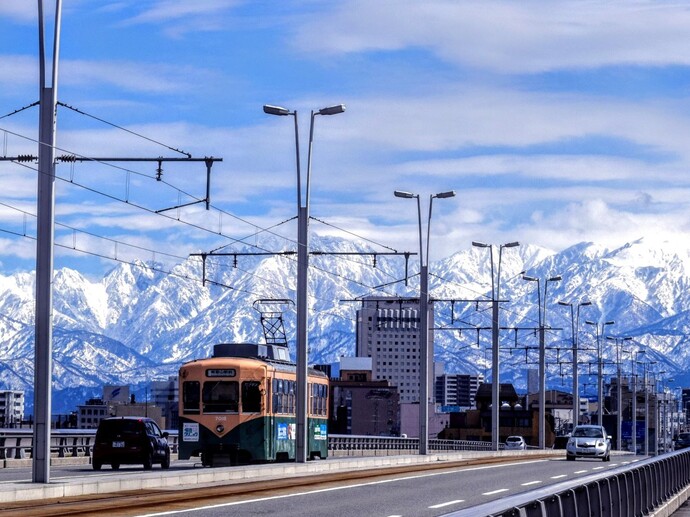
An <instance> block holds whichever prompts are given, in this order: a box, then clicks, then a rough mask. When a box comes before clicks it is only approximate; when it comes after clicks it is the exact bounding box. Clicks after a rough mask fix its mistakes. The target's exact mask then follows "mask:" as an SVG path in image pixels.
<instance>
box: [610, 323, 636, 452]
mask: <svg viewBox="0 0 690 517" xmlns="http://www.w3.org/2000/svg"><path fill="white" fill-rule="evenodd" d="M606 339H608V340H611V341H615V343H616V377H617V378H616V400H617V401H618V402H617V406H618V410H617V411H616V433H617V437H618V438H617V439H618V447H617V449H618V450H619V451H622V450H623V435H622V432H623V424H622V418H623V388H622V387H621V342H622V341H632V338H631V337H614V336H606Z"/></svg>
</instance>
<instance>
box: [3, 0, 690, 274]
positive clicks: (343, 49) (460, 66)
mask: <svg viewBox="0 0 690 517" xmlns="http://www.w3.org/2000/svg"><path fill="white" fill-rule="evenodd" d="M45 1H46V10H47V11H49V13H48V14H47V15H46V17H45V20H46V25H47V28H48V29H49V32H48V36H47V41H48V42H49V43H50V44H49V45H47V47H48V48H47V50H48V52H49V55H48V61H49V62H50V53H51V52H52V30H53V25H54V23H53V21H54V17H53V16H52V15H51V12H53V11H54V0H45ZM48 4H51V5H48ZM37 11H38V8H37V5H36V2H35V1H28V0H3V1H2V2H0V145H2V149H1V150H2V153H1V156H4V157H13V156H19V155H23V154H32V155H36V154H37V138H38V114H39V108H38V107H37V106H33V107H28V108H26V109H24V110H21V111H19V112H18V113H14V114H12V113H13V112H15V111H16V110H20V109H21V108H25V107H27V106H30V105H31V104H33V103H35V102H36V101H37V100H38V98H39V91H40V90H39V88H40V84H39V72H38V63H39V60H38V12H37ZM62 11H63V12H62V24H61V39H60V52H59V65H58V71H59V74H58V81H57V85H56V87H57V92H58V101H59V102H60V105H59V106H58V110H57V148H58V149H57V150H56V155H58V156H70V155H73V156H78V157H81V158H103V157H119V158H124V157H128V158H157V157H160V156H162V157H166V158H172V157H175V158H180V157H184V156H186V155H185V154H182V153H181V152H180V151H182V152H185V153H189V154H191V155H192V156H193V157H194V158H204V157H214V158H222V162H220V161H219V162H215V163H214V164H213V166H212V168H211V171H212V172H211V185H210V195H211V199H210V203H211V209H210V210H205V204H204V203H199V202H198V201H199V200H202V199H204V197H205V190H206V166H205V165H204V163H203V162H189V163H182V162H168V163H163V166H162V168H163V173H162V180H163V181H156V169H157V168H158V164H157V163H156V162H104V161H88V160H86V161H79V162H76V163H65V162H59V164H58V166H57V170H56V174H57V177H58V180H56V199H55V221H56V230H55V231H56V243H57V244H59V247H58V248H56V252H55V253H56V255H55V267H56V268H59V267H72V268H75V269H78V270H81V271H82V272H84V273H85V274H95V275H97V274H99V272H100V271H104V270H107V269H110V268H112V267H114V262H115V260H125V261H127V260H134V259H139V260H150V259H156V260H163V258H165V259H166V260H169V261H172V262H176V261H177V262H179V261H181V260H184V258H185V257H186V256H188V255H189V254H190V253H198V252H203V251H211V250H214V249H225V250H228V249H233V247H237V246H238V244H237V243H236V242H235V240H241V241H242V242H246V243H249V244H252V245H257V246H264V245H268V244H266V243H267V242H268V240H267V239H269V238H270V239H272V238H278V239H279V242H282V243H283V244H282V245H284V246H285V248H292V249H294V247H295V242H294V241H295V240H296V225H295V221H294V218H295V216H296V213H297V173H296V170H297V168H296V163H295V162H296V160H295V149H296V140H295V136H296V134H295V120H297V127H298V137H299V151H300V162H301V179H302V188H303V191H304V189H305V184H306V175H307V169H308V167H307V164H308V162H309V160H308V148H309V146H308V142H309V136H310V126H311V123H310V122H311V117H310V114H311V111H312V110H316V111H318V110H319V109H321V108H324V107H328V106H333V105H339V104H343V105H345V107H346V109H345V111H344V112H343V113H340V114H337V115H332V116H320V115H316V116H314V118H313V130H314V131H313V145H312V158H311V176H310V198H309V199H310V212H311V215H312V216H313V217H314V218H315V219H313V220H312V222H311V226H310V231H311V232H312V235H313V234H318V235H337V236H340V237H344V238H347V239H350V240H352V241H353V242H354V241H358V242H366V243H369V244H370V245H373V246H376V247H382V249H385V248H386V247H387V248H392V249H395V250H398V251H416V250H418V249H419V233H418V232H419V227H418V212H417V206H416V203H415V201H414V200H413V199H412V200H410V199H400V198H397V197H395V196H394V195H393V191H394V190H404V191H408V192H412V193H414V194H418V195H419V196H420V202H421V204H420V206H421V211H422V214H423V216H422V219H423V225H424V231H423V235H424V238H425V237H426V220H427V214H428V212H427V210H428V206H429V199H430V196H431V195H432V194H436V193H439V192H446V191H449V190H454V191H455V193H456V196H455V197H453V198H447V199H435V200H434V203H433V212H432V224H431V229H430V232H429V235H430V239H431V241H430V256H429V260H431V261H433V260H438V259H440V258H443V257H446V256H448V255H450V254H452V253H454V252H456V251H459V250H462V249H466V248H468V247H469V246H470V245H471V242H472V241H481V242H487V243H494V244H499V243H504V242H512V241H520V242H521V243H529V244H534V245H539V246H543V247H546V248H548V249H550V250H554V251H559V250H562V249H565V248H567V247H569V246H571V245H574V244H577V243H579V242H583V241H588V242H596V243H600V244H602V245H605V246H609V247H613V246H619V245H622V244H624V243H626V242H630V241H634V240H637V239H640V238H644V239H648V240H650V241H652V242H658V243H659V245H661V246H669V247H672V246H680V247H682V248H687V247H689V246H687V244H686V243H687V242H690V241H688V239H687V237H688V236H689V234H690V175H688V174H687V170H688V165H689V164H690V98H689V96H688V86H690V30H688V28H689V27H690V4H688V3H686V2H671V1H661V0H653V1H625V2H618V1H606V2H604V1H601V2H599V1H568V2H561V1H558V0H549V1H529V0H520V1H493V0H482V1H481V2H479V1H474V2H470V1H462V0H424V1H419V0H376V1H371V0H341V1H323V0H321V1H320V0H285V1H281V2H275V1H267V0H247V1H244V0H196V1H194V2H190V1H188V0H185V1H182V0H113V1H110V0H64V1H63V9H62ZM47 86H51V85H50V84H48V85H47ZM265 104H271V105H277V106H282V107H285V108H287V109H289V110H290V111H291V112H292V113H295V112H296V116H294V115H293V116H285V117H278V116H273V115H267V114H265V113H264V112H263V110H262V106H263V105H265ZM10 114H11V115H10ZM0 185H2V189H0V273H3V274H9V273H13V272H17V271H31V270H32V269H33V268H34V267H35V254H36V251H35V248H36V242H35V240H34V239H35V235H36V231H35V226H36V219H35V215H36V210H37V207H36V204H37V203H36V191H37V165H36V163H35V162H24V163H21V164H17V163H13V162H10V161H0ZM302 198H303V199H305V198H306V195H305V194H304V193H303V194H302ZM190 203H192V204H190ZM180 205H187V206H184V207H182V208H172V209H170V208H171V207H178V206H180ZM272 245H275V242H273V244H272Z"/></svg>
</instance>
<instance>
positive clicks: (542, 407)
mask: <svg viewBox="0 0 690 517" xmlns="http://www.w3.org/2000/svg"><path fill="white" fill-rule="evenodd" d="M522 279H523V280H526V281H528V282H536V283H537V302H538V305H539V448H540V449H544V448H546V343H545V335H544V334H545V327H546V293H547V291H548V289H549V283H551V282H558V281H560V280H562V279H563V278H562V277H561V276H560V275H557V276H552V277H551V278H547V279H546V281H545V282H544V299H543V303H542V297H541V284H540V279H539V278H535V277H533V276H527V275H523V276H522Z"/></svg>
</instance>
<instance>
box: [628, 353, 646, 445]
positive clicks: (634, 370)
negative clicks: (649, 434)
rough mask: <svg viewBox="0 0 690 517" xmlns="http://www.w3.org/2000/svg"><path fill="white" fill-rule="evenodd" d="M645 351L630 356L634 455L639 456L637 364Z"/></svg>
mask: <svg viewBox="0 0 690 517" xmlns="http://www.w3.org/2000/svg"><path fill="white" fill-rule="evenodd" d="M644 353H645V351H644V349H642V350H637V351H635V352H633V353H632V354H631V356H630V362H631V364H630V380H631V381H632V385H633V392H632V395H633V397H632V453H633V454H637V364H638V362H639V361H638V360H637V358H638V357H639V355H640V354H644Z"/></svg>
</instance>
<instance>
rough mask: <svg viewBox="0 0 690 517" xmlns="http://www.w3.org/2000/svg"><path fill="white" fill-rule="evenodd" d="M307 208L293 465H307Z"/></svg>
mask: <svg viewBox="0 0 690 517" xmlns="http://www.w3.org/2000/svg"><path fill="white" fill-rule="evenodd" d="M308 221H309V208H308V206H301V207H299V212H298V214H297V225H298V230H297V246H298V248H297V400H296V404H295V406H296V411H297V429H296V433H295V440H296V442H295V461H296V462H298V463H305V462H306V461H307V355H308V334H307V282H308V277H307V269H308V267H309V251H308V250H309V242H308Z"/></svg>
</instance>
